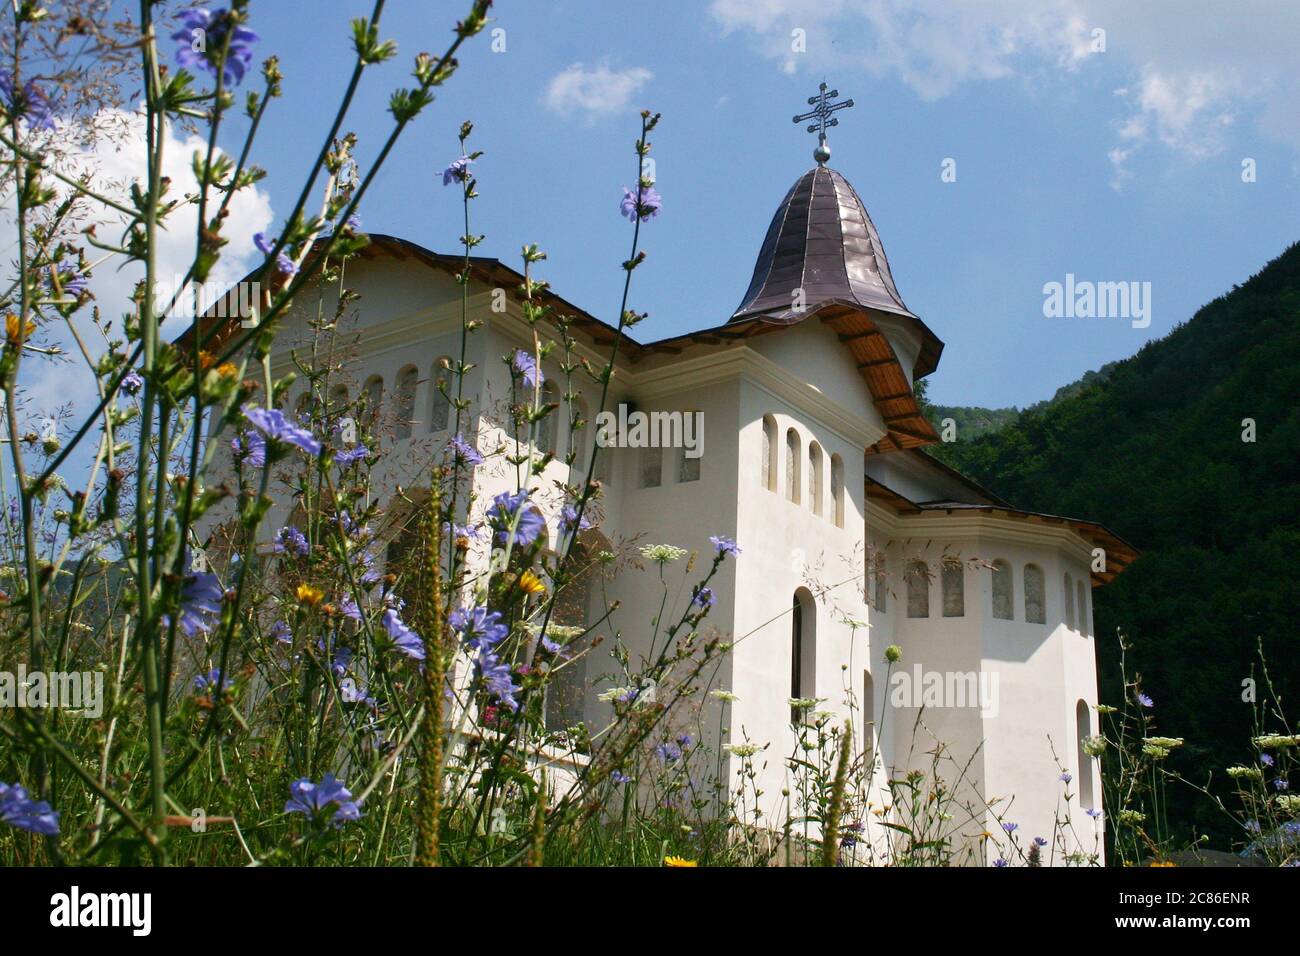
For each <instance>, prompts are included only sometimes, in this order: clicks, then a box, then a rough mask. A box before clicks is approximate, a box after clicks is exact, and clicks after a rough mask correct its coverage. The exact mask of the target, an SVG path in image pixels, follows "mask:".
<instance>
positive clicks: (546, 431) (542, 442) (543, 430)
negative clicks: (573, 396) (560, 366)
mask: <svg viewBox="0 0 1300 956" xmlns="http://www.w3.org/2000/svg"><path fill="white" fill-rule="evenodd" d="M555 401H556V398H555V386H554V385H553V384H551V383H550V382H543V383H542V397H541V404H542V407H543V408H545V407H546V406H547V405H553V404H555ZM559 425H560V410H559V409H558V408H553V409H551V410H550V412H548V413H547V415H546V417H545V418H542V419H541V420H540V421H538V422H537V423H536V424H535V425H534V426H533V427H534V428H536V429H537V451H539V452H546V453H549V454H551V455H555V454H557V453H558V451H559V445H558V438H559V430H560V429H559Z"/></svg>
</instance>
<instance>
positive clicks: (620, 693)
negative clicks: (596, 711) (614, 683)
mask: <svg viewBox="0 0 1300 956" xmlns="http://www.w3.org/2000/svg"><path fill="white" fill-rule="evenodd" d="M636 695H637V689H636V688H635V687H611V688H610V689H609V690H605V691H601V692H600V693H599V694H597V695H596V699H597V700H599V701H603V702H604V703H606V704H612V703H619V704H626V703H629V702H631V701H633V700H635V699H636Z"/></svg>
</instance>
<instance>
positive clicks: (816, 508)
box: [808, 442, 822, 515]
mask: <svg viewBox="0 0 1300 956" xmlns="http://www.w3.org/2000/svg"><path fill="white" fill-rule="evenodd" d="M808 507H810V508H812V513H813V514H815V515H819V514H821V513H822V446H821V445H819V444H817V443H816V442H812V443H811V444H810V445H809V446H808Z"/></svg>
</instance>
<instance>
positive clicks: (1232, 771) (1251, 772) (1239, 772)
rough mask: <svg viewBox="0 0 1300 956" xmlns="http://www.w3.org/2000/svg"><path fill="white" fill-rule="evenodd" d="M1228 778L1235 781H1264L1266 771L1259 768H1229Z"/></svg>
mask: <svg viewBox="0 0 1300 956" xmlns="http://www.w3.org/2000/svg"><path fill="white" fill-rule="evenodd" d="M1228 776H1229V777H1232V779H1234V780H1242V779H1246V780H1262V779H1264V771H1262V770H1260V769H1259V768H1258V767H1229V768H1228Z"/></svg>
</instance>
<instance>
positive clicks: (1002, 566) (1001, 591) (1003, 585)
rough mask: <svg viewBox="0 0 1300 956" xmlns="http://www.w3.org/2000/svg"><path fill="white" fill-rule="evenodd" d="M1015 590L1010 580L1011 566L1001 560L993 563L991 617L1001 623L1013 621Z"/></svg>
mask: <svg viewBox="0 0 1300 956" xmlns="http://www.w3.org/2000/svg"><path fill="white" fill-rule="evenodd" d="M1014 590H1015V587H1014V582H1013V581H1012V580H1011V565H1009V564H1007V563H1006V562H1005V561H1003V560H1002V559H1001V558H999V559H998V560H997V561H994V562H993V616H994V617H996V618H998V619H999V620H1003V621H1010V620H1012V619H1013V613H1012V609H1013V607H1014V604H1015V602H1014V597H1015V595H1014V594H1013V593H1012V592H1013V591H1014Z"/></svg>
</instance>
